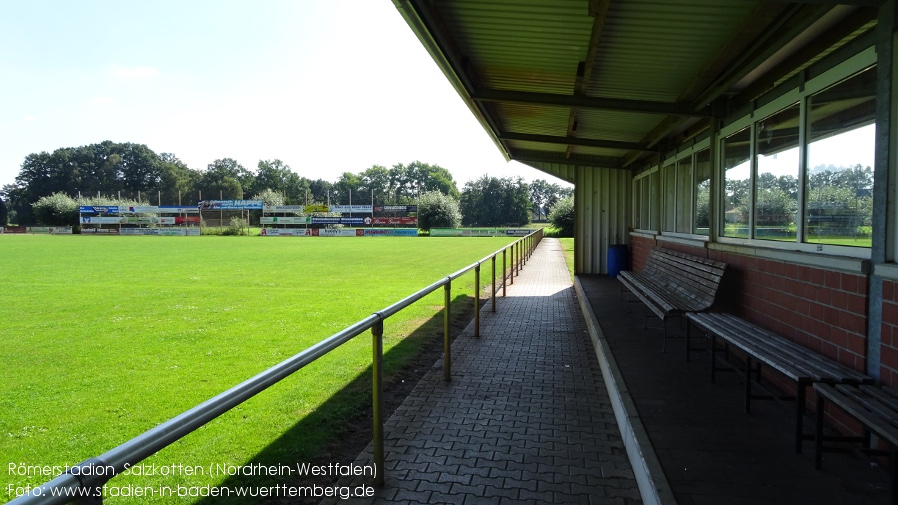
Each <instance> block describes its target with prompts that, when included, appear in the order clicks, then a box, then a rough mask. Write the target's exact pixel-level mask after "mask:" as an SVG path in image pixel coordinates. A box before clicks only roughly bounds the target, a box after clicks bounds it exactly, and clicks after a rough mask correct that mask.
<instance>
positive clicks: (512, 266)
mask: <svg viewBox="0 0 898 505" xmlns="http://www.w3.org/2000/svg"><path fill="white" fill-rule="evenodd" d="M514 252H515V246H514V244H511V265H510V266H511V272H509V276H508V277H509V278H510V279H511V284H514V267H515V265H516V264H517V263H515V259H514V258H515V256H514Z"/></svg>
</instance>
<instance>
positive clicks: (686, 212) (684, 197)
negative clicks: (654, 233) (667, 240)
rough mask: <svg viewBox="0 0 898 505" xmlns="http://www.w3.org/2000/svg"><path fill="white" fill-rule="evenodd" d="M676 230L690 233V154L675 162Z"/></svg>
mask: <svg viewBox="0 0 898 505" xmlns="http://www.w3.org/2000/svg"><path fill="white" fill-rule="evenodd" d="M677 231H678V232H680V233H692V156H687V157H686V158H683V159H681V160H680V161H678V162H677Z"/></svg>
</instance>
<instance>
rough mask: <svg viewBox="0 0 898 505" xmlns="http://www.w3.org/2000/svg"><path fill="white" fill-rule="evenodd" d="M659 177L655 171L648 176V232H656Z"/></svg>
mask: <svg viewBox="0 0 898 505" xmlns="http://www.w3.org/2000/svg"><path fill="white" fill-rule="evenodd" d="M660 180H661V175H660V174H659V173H658V171H657V170H656V171H655V172H654V173H653V174H652V175H650V176H649V198H648V202H649V228H648V229H650V230H655V231H657V230H658V185H659V184H660V183H659V182H658V181H660Z"/></svg>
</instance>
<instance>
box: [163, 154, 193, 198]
mask: <svg viewBox="0 0 898 505" xmlns="http://www.w3.org/2000/svg"><path fill="white" fill-rule="evenodd" d="M159 177H160V181H161V182H160V186H161V190H160V191H161V199H162V202H163V203H162V204H163V205H174V204H178V205H182V204H184V205H192V204H193V203H196V202H195V201H194V197H195V196H196V192H195V190H194V188H195V187H196V184H197V182H198V181H199V179H200V177H201V174H200V173H199V172H197V171H195V170H191V169H190V168H188V167H187V164H185V163H184V162H183V161H181V160H180V159H178V157H177V156H175V155H174V154H171V153H162V154H160V155H159Z"/></svg>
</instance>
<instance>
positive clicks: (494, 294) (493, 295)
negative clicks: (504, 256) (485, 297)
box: [490, 254, 496, 312]
mask: <svg viewBox="0 0 898 505" xmlns="http://www.w3.org/2000/svg"><path fill="white" fill-rule="evenodd" d="M490 302H491V303H492V307H491V308H492V309H493V312H496V255H495V254H494V255H493V289H492V294H491V295H490Z"/></svg>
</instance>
